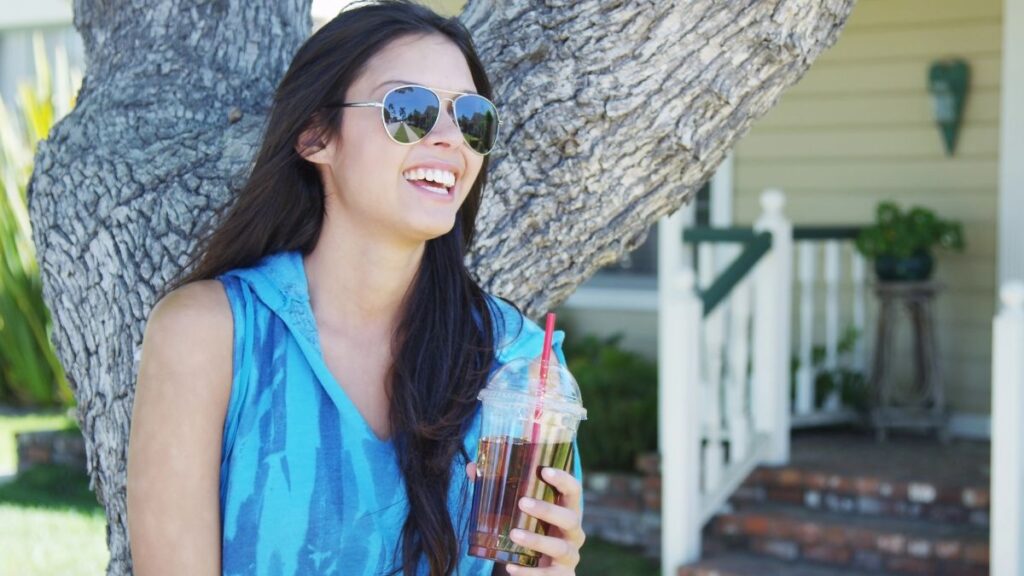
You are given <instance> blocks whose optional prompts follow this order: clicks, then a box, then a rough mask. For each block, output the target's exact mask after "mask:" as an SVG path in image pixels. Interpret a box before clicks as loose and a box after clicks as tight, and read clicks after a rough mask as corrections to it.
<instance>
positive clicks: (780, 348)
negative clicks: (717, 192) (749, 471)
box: [753, 189, 793, 464]
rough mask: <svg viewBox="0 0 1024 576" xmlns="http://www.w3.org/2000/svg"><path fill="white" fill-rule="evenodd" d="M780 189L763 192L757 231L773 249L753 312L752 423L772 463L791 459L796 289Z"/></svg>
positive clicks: (764, 263)
mask: <svg viewBox="0 0 1024 576" xmlns="http://www.w3.org/2000/svg"><path fill="white" fill-rule="evenodd" d="M785 205H786V197H785V195H784V194H783V193H782V191H781V190H775V189H769V190H765V192H764V193H763V194H761V207H762V210H763V212H762V214H761V217H760V218H759V219H758V221H757V224H755V226H754V229H755V230H759V231H767V232H770V233H771V235H772V248H771V250H770V251H769V252H768V254H765V256H764V258H763V259H762V261H761V264H760V265H759V266H758V271H757V284H756V291H757V293H756V296H755V304H754V306H755V308H754V314H755V315H756V319H755V321H754V323H755V326H754V334H755V336H754V389H753V396H754V410H755V412H754V420H755V423H756V426H757V430H758V432H763V433H767V434H768V435H769V437H770V440H769V447H768V451H767V454H766V456H765V462H766V463H768V464H785V463H786V462H787V461H788V460H789V378H790V376H789V369H790V366H789V362H790V359H789V355H790V340H789V337H790V323H791V318H790V310H791V308H792V298H793V295H792V287H793V277H792V274H793V226H792V224H790V222H789V221H788V220H786V217H785V214H783V212H782V209H783V207H784V206H785Z"/></svg>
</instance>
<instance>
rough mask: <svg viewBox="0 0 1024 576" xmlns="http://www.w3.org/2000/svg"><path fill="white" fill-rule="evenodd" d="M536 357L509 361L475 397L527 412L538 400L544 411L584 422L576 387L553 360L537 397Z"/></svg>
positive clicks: (563, 368) (584, 413)
mask: <svg viewBox="0 0 1024 576" xmlns="http://www.w3.org/2000/svg"><path fill="white" fill-rule="evenodd" d="M540 390H541V383H540V357H537V358H532V359H531V358H516V359H514V360H510V361H509V362H508V363H506V364H505V365H504V366H502V367H501V368H499V369H498V371H497V372H495V373H494V374H492V375H491V378H490V379H489V380H488V381H487V387H486V388H484V389H483V390H481V391H480V395H479V396H478V398H479V399H480V400H483V401H484V402H496V403H502V404H522V405H523V406H524V407H528V408H530V409H532V408H534V407H535V406H536V405H537V403H538V401H540V402H541V409H542V410H544V411H557V412H561V413H566V414H571V415H573V416H576V417H578V418H579V419H580V420H586V419H587V410H586V408H584V407H583V398H582V395H581V394H580V387H579V384H577V383H576V379H575V378H573V376H572V373H570V372H569V370H568V369H566V367H565V366H563V365H561V364H558V363H555V362H554V361H552V362H551V364H550V365H549V367H548V379H547V385H546V386H545V387H544V394H543V397H540Z"/></svg>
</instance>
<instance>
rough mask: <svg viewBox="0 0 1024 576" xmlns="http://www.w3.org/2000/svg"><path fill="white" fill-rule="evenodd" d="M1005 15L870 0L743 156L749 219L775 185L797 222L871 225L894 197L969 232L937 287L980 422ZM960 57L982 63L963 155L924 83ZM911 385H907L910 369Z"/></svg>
mask: <svg viewBox="0 0 1024 576" xmlns="http://www.w3.org/2000/svg"><path fill="white" fill-rule="evenodd" d="M1002 8H1003V3H1002V0H977V1H971V2H967V1H964V0H860V1H859V2H858V3H857V6H856V8H855V9H854V11H853V14H852V16H851V17H850V20H849V22H848V24H847V27H846V29H845V30H844V31H843V34H842V36H841V37H840V39H839V41H838V43H837V44H836V46H835V47H834V48H833V49H832V50H830V51H829V52H827V53H826V54H825V55H824V56H823V57H822V58H821V59H820V60H819V61H818V62H816V63H815V64H814V65H813V66H812V67H811V69H810V71H809V72H808V73H807V75H806V76H805V77H804V78H803V80H802V81H801V82H800V83H799V84H798V85H796V86H794V87H793V88H791V89H790V90H789V91H788V92H786V93H785V94H784V95H783V97H782V99H781V100H780V102H779V104H778V106H777V107H776V108H775V109H773V110H772V111H771V112H769V114H768V115H767V116H766V117H765V118H764V119H762V120H761V121H760V122H758V123H757V124H756V125H755V126H754V127H753V128H752V129H751V131H750V132H749V133H748V135H747V136H746V137H745V138H744V139H743V140H742V142H741V143H740V144H739V146H738V147H737V149H736V165H735V169H736V186H737V198H736V218H737V221H738V222H740V223H750V222H752V221H753V220H754V219H755V218H756V215H757V211H758V205H757V197H758V194H759V193H760V191H761V190H762V189H763V188H765V187H768V186H775V187H780V188H782V189H783V190H784V191H785V192H786V195H787V198H788V204H787V213H788V214H789V216H790V218H792V219H793V220H794V222H795V223H796V224H797V225H800V224H845V223H865V222H869V221H870V220H871V219H872V218H873V214H874V208H875V205H876V204H877V203H878V202H880V201H883V200H895V201H898V202H900V203H902V204H904V205H923V206H926V207H930V208H932V209H934V210H935V211H936V212H937V213H938V214H939V215H940V216H942V217H947V218H955V219H958V220H961V221H962V222H963V224H964V232H965V235H966V241H967V245H968V249H967V251H966V252H965V253H963V254H948V253H942V252H937V253H936V256H937V275H936V278H937V279H938V280H940V281H942V282H944V283H946V284H947V285H948V291H947V292H946V293H945V294H944V295H943V296H942V298H941V299H940V300H939V302H938V303H937V330H938V336H939V345H940V353H941V358H942V360H941V361H942V367H943V371H944V373H945V376H946V382H947V394H948V398H949V402H950V404H951V407H952V409H954V410H956V411H958V412H961V413H972V414H987V413H988V412H989V404H990V402H989V397H990V393H989V381H990V361H991V359H990V355H991V322H992V315H993V313H994V312H995V299H994V294H995V278H996V261H997V253H998V247H997V237H998V231H997V229H998V217H997V206H998V154H999V120H1000V119H999V109H1000V68H1001V61H1000V60H1001V46H1002ZM948 57H960V58H964V59H965V60H967V62H968V63H969V64H970V66H971V85H970V90H969V93H968V97H967V103H966V106H965V111H964V122H963V125H962V129H961V132H960V138H959V142H958V145H957V148H956V152H955V155H954V156H953V157H947V156H946V155H945V153H944V149H943V144H942V139H941V137H940V134H939V130H938V128H937V126H936V125H935V123H934V121H933V120H932V108H931V101H930V98H929V94H928V92H927V87H926V77H927V71H928V67H929V65H930V64H931V63H932V62H933V61H935V60H938V59H942V58H948ZM872 320H873V318H872ZM867 336H868V337H869V342H870V338H871V337H873V334H872V333H871V331H870V329H869V333H868V335H867ZM901 340H902V341H901V344H900V352H902V353H899V354H898V355H897V358H910V355H909V352H910V351H911V348H910V339H909V329H907V328H906V327H904V330H903V333H902V334H901ZM901 376H902V377H903V378H909V376H910V372H909V362H903V363H902V366H901Z"/></svg>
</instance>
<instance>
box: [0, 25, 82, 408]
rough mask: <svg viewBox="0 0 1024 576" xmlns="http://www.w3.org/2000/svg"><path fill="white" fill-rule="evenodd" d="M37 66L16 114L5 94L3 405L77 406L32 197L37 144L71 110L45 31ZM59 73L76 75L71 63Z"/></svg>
mask: <svg viewBox="0 0 1024 576" xmlns="http://www.w3.org/2000/svg"><path fill="white" fill-rule="evenodd" d="M62 61H63V60H62ZM36 72H37V74H38V78H37V80H36V83H35V86H34V87H33V86H28V85H22V86H20V87H19V106H18V110H17V111H18V117H17V118H16V117H15V116H13V115H12V114H11V113H10V112H9V111H8V108H7V106H6V105H5V104H4V102H3V100H2V99H0V403H6V404H17V405H24V406H51V405H62V406H70V405H72V404H73V403H74V397H73V396H72V394H71V390H70V388H69V386H68V383H67V379H66V378H65V375H64V370H63V368H62V367H61V365H60V362H59V361H58V360H57V355H56V353H55V351H54V349H53V345H52V343H51V341H50V333H51V329H52V326H51V324H50V315H49V311H48V310H47V308H46V305H45V304H44V302H43V293H42V282H41V281H40V278H39V267H38V264H37V263H36V253H35V247H34V246H33V244H32V229H31V226H30V224H29V218H28V205H27V202H26V188H27V185H28V179H29V176H30V175H31V173H32V158H33V156H34V154H35V148H36V144H37V143H38V142H39V140H41V139H42V138H45V137H46V135H47V134H48V133H49V130H50V128H51V127H52V126H53V123H54V121H55V119H56V118H57V117H58V116H59V115H61V114H63V113H65V112H66V111H67V109H68V108H69V105H67V103H65V105H62V102H61V101H60V100H63V99H62V98H61V99H57V98H55V95H54V91H53V88H52V84H51V82H50V71H49V65H48V64H47V62H46V56H45V52H44V51H43V49H42V40H41V39H40V38H38V37H37V38H36ZM58 73H59V74H60V73H63V74H65V75H68V76H70V75H71V73H70V72H69V71H68V70H67V67H66V66H64V67H63V68H62V69H61V70H59V71H58ZM71 84H73V82H70V83H68V85H71ZM65 96H66V95H65Z"/></svg>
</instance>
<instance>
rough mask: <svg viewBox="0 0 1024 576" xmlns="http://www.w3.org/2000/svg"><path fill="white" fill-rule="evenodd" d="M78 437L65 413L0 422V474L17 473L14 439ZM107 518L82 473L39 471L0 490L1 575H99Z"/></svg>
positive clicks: (104, 553)
mask: <svg viewBox="0 0 1024 576" xmlns="http://www.w3.org/2000/svg"><path fill="white" fill-rule="evenodd" d="M35 430H68V431H69V433H78V432H77V431H76V430H77V427H76V426H75V424H74V422H73V421H72V420H71V419H70V418H68V417H67V416H66V415H65V414H64V413H62V412H61V413H53V412H51V413H37V414H27V415H23V416H8V415H4V416H0V474H12V473H13V472H14V471H15V470H16V469H17V467H18V454H17V450H16V446H15V438H14V435H15V434H16V433H18V432H29V431H35ZM106 526H107V521H106V517H105V516H104V514H103V508H102V507H101V506H100V504H99V502H97V501H96V496H95V495H93V493H92V492H91V491H90V490H89V478H88V476H86V474H85V473H84V472H81V471H78V470H73V469H71V468H67V467H64V466H56V465H40V466H36V467H33V468H31V469H29V470H26V471H25V472H24V473H22V474H20V475H18V476H16V477H14V478H13V479H12V480H11V481H9V482H6V483H4V484H0V542H2V543H3V545H2V546H0V547H2V548H3V553H0V574H18V575H19V576H22V575H23V576H43V575H50V574H67V575H70V576H74V575H77V574H82V575H85V574H89V575H95V574H103V573H105V572H106V566H107V562H108V560H109V557H110V554H109V552H108V551H107V542H106Z"/></svg>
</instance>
